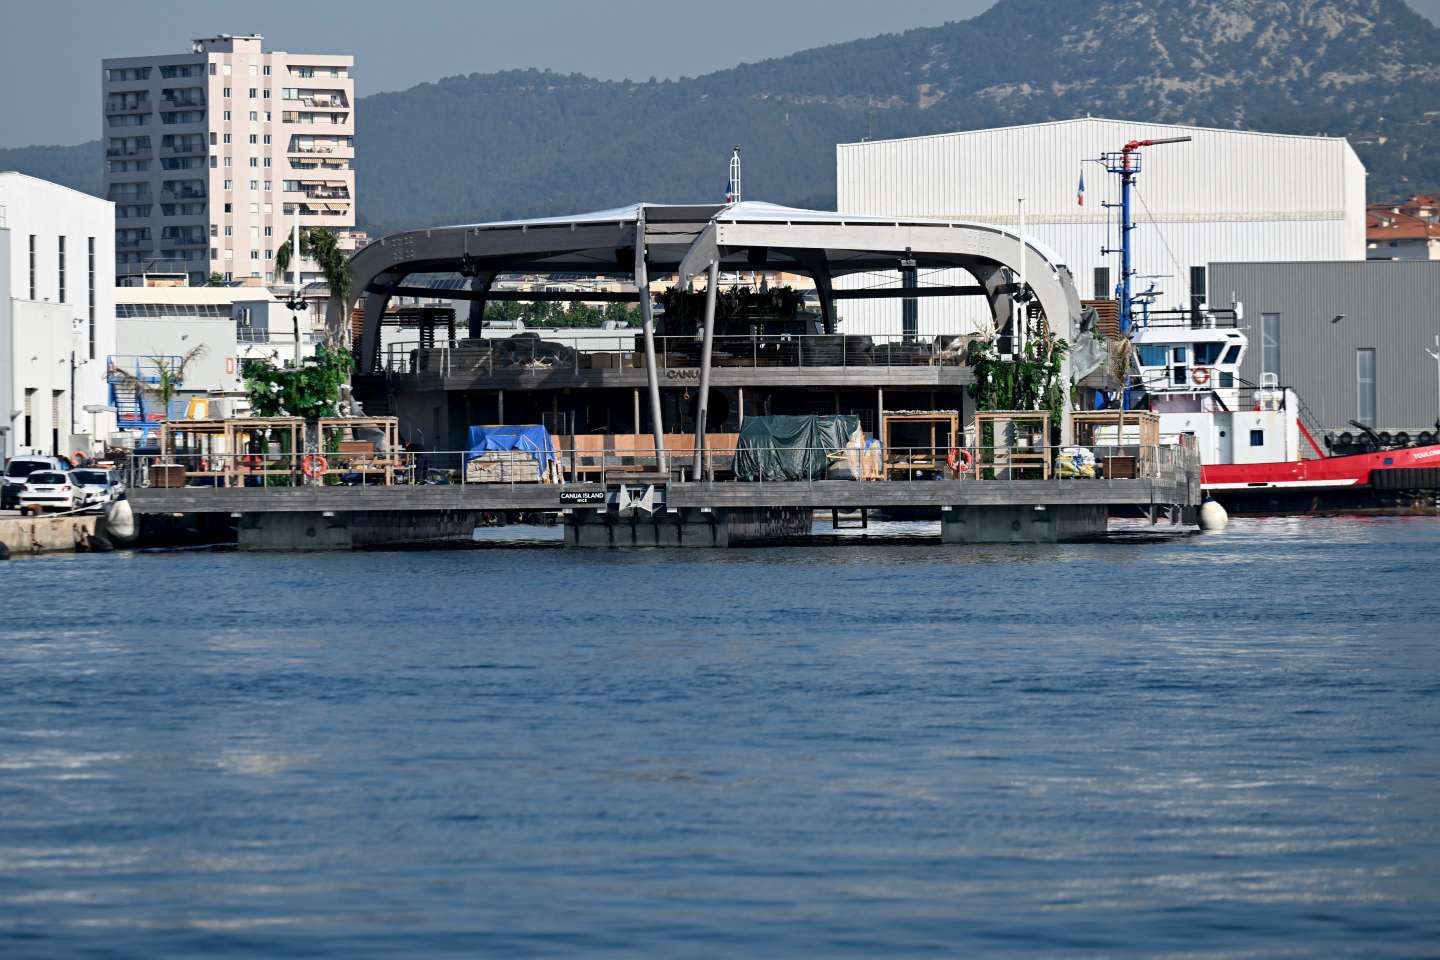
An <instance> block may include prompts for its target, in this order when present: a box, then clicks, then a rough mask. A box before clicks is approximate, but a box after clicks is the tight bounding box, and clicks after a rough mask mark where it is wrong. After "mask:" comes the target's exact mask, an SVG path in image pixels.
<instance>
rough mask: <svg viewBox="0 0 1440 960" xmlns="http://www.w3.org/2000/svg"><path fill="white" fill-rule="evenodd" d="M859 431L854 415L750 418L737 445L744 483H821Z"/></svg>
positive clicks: (737, 461) (737, 472) (738, 468)
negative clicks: (790, 481) (811, 481)
mask: <svg viewBox="0 0 1440 960" xmlns="http://www.w3.org/2000/svg"><path fill="white" fill-rule="evenodd" d="M859 430H860V418H859V417H853V416H843V415H837V416H798V417H786V416H770V417H747V418H746V419H745V424H744V426H742V427H741V428H740V439H739V441H738V442H737V444H736V446H735V476H736V477H737V478H739V479H741V480H819V479H822V478H823V477H824V476H825V471H826V469H827V468H828V467H829V465H830V462H831V460H832V459H833V458H834V457H837V456H843V455H844V452H845V448H846V445H847V444H849V442H850V439H851V437H853V436H854V434H855V433H857V432H858V431H859Z"/></svg>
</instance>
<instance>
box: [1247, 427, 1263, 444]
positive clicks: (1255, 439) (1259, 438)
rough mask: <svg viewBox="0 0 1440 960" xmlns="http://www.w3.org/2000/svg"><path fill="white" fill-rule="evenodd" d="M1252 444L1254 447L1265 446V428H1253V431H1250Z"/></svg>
mask: <svg viewBox="0 0 1440 960" xmlns="http://www.w3.org/2000/svg"><path fill="white" fill-rule="evenodd" d="M1250 446H1252V447H1263V446H1265V431H1264V430H1251V431H1250Z"/></svg>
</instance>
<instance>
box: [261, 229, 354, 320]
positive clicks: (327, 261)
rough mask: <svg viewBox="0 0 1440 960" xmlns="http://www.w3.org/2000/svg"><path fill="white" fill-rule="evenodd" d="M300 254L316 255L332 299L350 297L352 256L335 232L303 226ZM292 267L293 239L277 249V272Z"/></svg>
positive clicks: (279, 273)
mask: <svg viewBox="0 0 1440 960" xmlns="http://www.w3.org/2000/svg"><path fill="white" fill-rule="evenodd" d="M300 255H301V256H302V257H310V258H312V259H314V261H315V262H316V264H317V265H318V266H319V267H320V272H321V273H323V274H324V275H325V283H326V284H327V285H328V286H329V287H330V296H331V298H332V299H334V300H337V301H339V302H341V303H344V302H346V301H347V300H349V298H350V258H349V257H348V256H346V254H345V251H343V250H341V249H340V241H339V240H338V239H337V238H336V236H335V234H333V233H331V232H330V231H329V230H326V229H324V228H322V227H304V228H302V229H301V231H300ZM289 269H290V239H289V238H288V237H287V238H286V240H285V242H284V243H282V244H280V246H279V247H278V248H276V250H275V275H276V276H277V277H279V276H280V275H281V274H283V273H285V271H287V270H289Z"/></svg>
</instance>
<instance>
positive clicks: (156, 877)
mask: <svg viewBox="0 0 1440 960" xmlns="http://www.w3.org/2000/svg"><path fill="white" fill-rule="evenodd" d="M1437 548H1440V523H1437V522H1436V521H1434V520H1426V519H1415V520H1407V519H1386V520H1368V521H1362V520H1308V521H1279V520H1276V521H1244V522H1237V523H1234V524H1232V525H1231V527H1230V529H1229V530H1228V531H1227V532H1226V533H1224V534H1222V535H1220V536H1210V537H1200V538H1192V539H1187V540H1182V541H1178V542H1169V543H1121V544H1116V543H1111V544H1086V545H1076V546H1063V547H1049V548H1016V549H1011V548H998V547H997V548H954V547H941V546H938V545H920V544H895V545H889V546H873V545H872V546H865V547H860V548H849V547H826V548H793V549H792V548H786V549H754V550H732V551H728V552H714V553H711V552H698V551H697V552H638V553H608V552H588V551H564V550H558V549H529V550H512V549H487V550H478V551H461V552H433V553H366V554H337V555H281V556H264V555H246V554H234V553H176V554H142V555H115V556H70V557H55V558H43V559H38V560H26V561H14V562H11V563H9V564H7V565H4V566H3V568H0V591H3V599H4V603H3V607H0V617H3V621H0V957H5V958H15V957H70V956H78V957H87V956H94V957H101V956H104V957H126V956H136V957H157V956H206V957H224V956H255V957H288V956H342V957H370V956H406V957H423V956H438V955H456V956H458V955H465V956H473V955H503V956H527V955H551V956H568V955H575V954H582V953H583V954H587V955H612V956H626V957H629V956H666V957H670V956H686V957H690V956H696V957H704V956H717V957H732V956H746V957H772V956H820V955H826V956H833V955H855V956H876V955H885V956H899V955H910V956H930V955H933V956H976V955H1006V954H1013V955H1020V954H1026V955H1074V954H1090V955H1097V956H1098V955H1107V956H1108V955H1172V956H1186V957H1212V956H1215V957H1219V956H1224V957H1231V956H1321V955H1323V956H1335V955H1353V956H1376V955H1395V956H1415V955H1435V954H1436V953H1437V952H1440V736H1437V735H1440V653H1437V649H1440V629H1437V623H1440V589H1437V588H1440V573H1437V566H1436V556H1437Z"/></svg>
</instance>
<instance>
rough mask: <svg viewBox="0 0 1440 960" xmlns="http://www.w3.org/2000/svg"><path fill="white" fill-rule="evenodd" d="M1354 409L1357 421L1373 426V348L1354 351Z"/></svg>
mask: <svg viewBox="0 0 1440 960" xmlns="http://www.w3.org/2000/svg"><path fill="white" fill-rule="evenodd" d="M1355 394H1356V397H1355V409H1356V412H1357V414H1358V416H1356V417H1355V419H1356V420H1357V421H1359V422H1360V423H1363V424H1365V426H1367V427H1373V426H1375V348H1374V347H1361V348H1360V349H1359V350H1356V351H1355Z"/></svg>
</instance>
